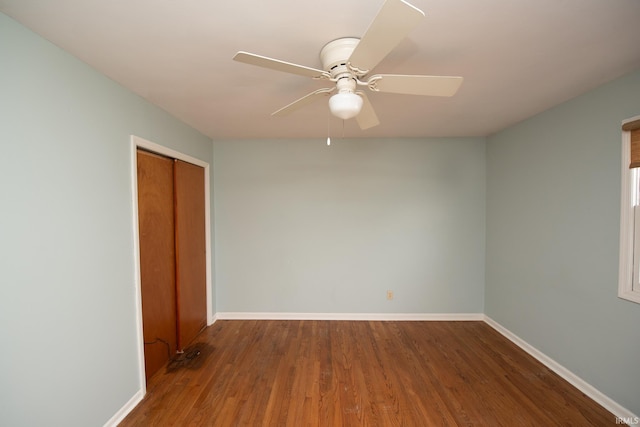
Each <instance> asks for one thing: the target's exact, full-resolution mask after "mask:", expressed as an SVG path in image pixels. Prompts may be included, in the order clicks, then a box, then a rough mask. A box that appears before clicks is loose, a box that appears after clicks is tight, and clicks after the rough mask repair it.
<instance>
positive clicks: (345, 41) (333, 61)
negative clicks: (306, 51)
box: [320, 37, 360, 78]
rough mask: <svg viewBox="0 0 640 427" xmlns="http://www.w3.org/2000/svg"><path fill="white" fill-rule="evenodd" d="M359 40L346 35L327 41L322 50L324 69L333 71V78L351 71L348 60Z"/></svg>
mask: <svg viewBox="0 0 640 427" xmlns="http://www.w3.org/2000/svg"><path fill="white" fill-rule="evenodd" d="M359 42H360V39H358V38H355V37H344V38H341V39H337V40H334V41H332V42H329V43H327V44H326V45H325V46H324V47H323V48H322V50H321V51H320V61H321V62H322V67H323V69H324V70H325V71H328V72H329V73H331V77H332V78H337V77H338V76H339V75H340V74H343V73H349V68H348V67H347V62H348V61H349V58H350V57H351V54H352V53H353V50H354V49H355V48H356V46H357V45H358V43H359Z"/></svg>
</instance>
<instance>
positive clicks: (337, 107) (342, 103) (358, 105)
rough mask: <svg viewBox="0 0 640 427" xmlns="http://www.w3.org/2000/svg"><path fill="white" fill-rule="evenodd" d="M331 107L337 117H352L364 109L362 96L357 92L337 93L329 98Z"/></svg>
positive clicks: (345, 118)
mask: <svg viewBox="0 0 640 427" xmlns="http://www.w3.org/2000/svg"><path fill="white" fill-rule="evenodd" d="M329 109H330V110H331V114H333V115H334V116H336V117H339V118H341V119H343V120H347V119H351V118H353V117H355V116H357V115H358V114H359V113H360V110H362V98H361V97H359V96H358V95H356V94H355V93H348V92H347V93H336V94H335V95H333V96H332V97H331V98H329Z"/></svg>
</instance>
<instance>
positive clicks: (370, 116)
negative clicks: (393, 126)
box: [356, 91, 380, 130]
mask: <svg viewBox="0 0 640 427" xmlns="http://www.w3.org/2000/svg"><path fill="white" fill-rule="evenodd" d="M356 93H357V94H358V95H360V96H361V97H362V101H363V102H362V110H360V114H358V115H357V116H356V121H357V122H358V126H360V129H362V130H365V129H369V128H372V127H374V126H378V125H379V124H380V121H379V120H378V116H377V115H376V112H375V110H374V109H373V105H371V102H370V101H369V98H368V97H367V95H366V94H365V93H364V92H361V91H358V92H356Z"/></svg>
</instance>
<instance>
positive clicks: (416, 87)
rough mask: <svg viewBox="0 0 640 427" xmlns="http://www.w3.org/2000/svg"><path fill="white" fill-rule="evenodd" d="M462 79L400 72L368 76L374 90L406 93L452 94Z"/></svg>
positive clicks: (370, 86) (370, 85)
mask: <svg viewBox="0 0 640 427" xmlns="http://www.w3.org/2000/svg"><path fill="white" fill-rule="evenodd" d="M463 80H464V79H463V78H462V77H454V76H411V75H402V74H376V75H375V76H371V78H369V81H368V84H369V88H370V89H371V90H372V91H374V92H388V93H402V94H406V95H427V96H453V95H455V93H456V92H457V91H458V88H459V87H460V85H461V84H462V81H463Z"/></svg>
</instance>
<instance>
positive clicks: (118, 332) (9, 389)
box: [0, 14, 212, 427]
mask: <svg viewBox="0 0 640 427" xmlns="http://www.w3.org/2000/svg"><path fill="white" fill-rule="evenodd" d="M0 58H1V59H0V147H1V149H2V166H1V167H0V204H1V209H0V271H2V281H1V282H2V283H1V285H0V342H1V344H0V348H1V351H0V425H3V426H12V427H15V426H44V425H47V426H65V427H67V426H82V427H85V426H98V425H103V424H104V423H105V422H106V421H107V420H109V419H110V418H111V417H112V416H113V415H114V414H115V413H116V411H118V410H119V409H120V408H121V407H122V406H123V405H124V404H125V403H126V402H127V401H128V400H129V399H130V398H131V397H132V396H133V395H134V394H135V392H136V391H137V390H138V389H139V384H138V378H139V373H138V370H137V363H138V362H137V348H136V345H137V342H136V321H135V311H136V308H135V306H134V266H133V259H134V253H133V239H132V235H133V219H132V202H131V196H132V190H131V173H130V170H131V155H130V143H129V135H130V134H135V135H138V136H140V137H143V138H145V139H148V140H151V141H154V142H157V143H159V144H162V145H166V146H169V147H171V148H174V149H176V150H178V151H182V152H184V153H186V154H189V155H191V156H193V157H197V158H199V159H202V160H204V161H207V162H209V163H211V162H212V144H211V142H210V140H208V139H207V138H206V137H204V136H203V135H201V134H199V133H197V132H195V131H193V130H192V129H191V128H189V127H188V126H186V125H184V124H182V123H181V122H178V121H177V120H175V119H174V118H172V117H170V116H169V115H168V114H166V113H165V112H163V111H161V110H159V109H158V108H155V107H153V106H151V105H150V104H148V103H147V102H146V101H143V100H142V99H141V98H139V97H137V96H135V95H133V94H132V93H130V92H128V91H127V90H125V89H123V88H122V87H120V86H119V85H117V84H115V83H114V82H113V81H111V80H109V79H107V78H106V77H104V76H102V75H101V74H99V73H97V72H95V71H94V70H92V69H91V68H89V67H88V66H87V65H85V64H83V63H81V62H80V61H78V60H76V59H74V58H73V57H71V56H70V55H68V54H67V53H65V52H64V51H62V50H60V49H58V48H57V47H55V46H53V45H51V44H50V43H48V42H47V41H45V40H43V39H42V38H40V37H38V36H36V35H35V34H33V33H32V32H30V31H28V30H26V29H25V28H24V27H22V26H20V25H19V24H17V23H16V22H15V21H13V20H11V19H10V18H8V17H7V16H5V15H2V14H0Z"/></svg>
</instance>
